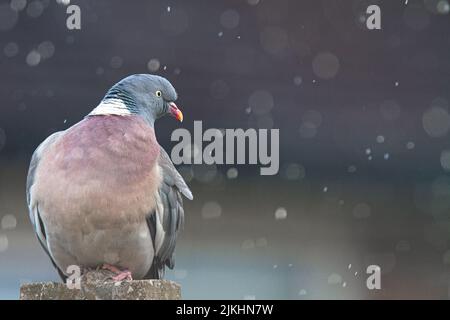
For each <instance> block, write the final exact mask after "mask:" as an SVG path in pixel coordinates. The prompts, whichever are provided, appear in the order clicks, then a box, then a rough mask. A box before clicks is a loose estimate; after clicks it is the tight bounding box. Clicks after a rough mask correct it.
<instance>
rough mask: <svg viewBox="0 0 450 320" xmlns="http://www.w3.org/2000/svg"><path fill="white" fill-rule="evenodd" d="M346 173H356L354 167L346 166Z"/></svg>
mask: <svg viewBox="0 0 450 320" xmlns="http://www.w3.org/2000/svg"><path fill="white" fill-rule="evenodd" d="M347 171H348V172H349V173H354V172H356V166H354V165H350V166H348V169H347Z"/></svg>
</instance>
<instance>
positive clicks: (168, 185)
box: [146, 148, 193, 279]
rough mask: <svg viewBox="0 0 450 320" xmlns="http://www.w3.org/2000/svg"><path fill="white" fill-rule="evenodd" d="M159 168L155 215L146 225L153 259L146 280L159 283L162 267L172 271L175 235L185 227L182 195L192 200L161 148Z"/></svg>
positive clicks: (181, 179)
mask: <svg viewBox="0 0 450 320" xmlns="http://www.w3.org/2000/svg"><path fill="white" fill-rule="evenodd" d="M160 150H161V151H160V157H159V162H158V165H159V168H160V171H161V176H162V182H161V186H160V188H159V190H158V193H157V194H156V195H155V196H156V202H157V207H156V209H155V212H154V213H153V214H151V215H149V216H148V218H147V223H148V225H149V229H150V233H151V234H152V240H153V246H154V249H155V257H154V260H153V265H152V268H151V269H150V271H149V273H148V274H147V276H146V278H156V279H159V278H161V277H162V276H163V275H164V269H165V266H167V267H169V268H170V269H173V267H174V256H173V255H174V251H175V245H176V241H177V237H178V233H179V232H180V230H181V228H182V227H183V224H184V209H183V199H182V195H184V196H185V197H186V198H188V199H189V200H192V199H193V196H192V193H191V190H189V187H188V186H187V185H186V182H185V181H184V180H183V177H181V175H180V174H179V173H178V171H177V170H176V169H175V167H174V165H173V163H172V161H171V160H170V157H169V155H168V154H167V153H166V152H165V151H164V149H163V148H160Z"/></svg>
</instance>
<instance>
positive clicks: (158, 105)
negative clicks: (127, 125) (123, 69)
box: [89, 74, 183, 126]
mask: <svg viewBox="0 0 450 320" xmlns="http://www.w3.org/2000/svg"><path fill="white" fill-rule="evenodd" d="M177 97H178V96H177V93H176V91H175V88H174V87H173V86H172V84H171V83H170V82H169V81H168V80H167V79H165V78H163V77H160V76H157V75H151V74H134V75H131V76H128V77H126V78H124V79H122V80H120V81H119V82H118V83H116V84H115V85H113V86H112V87H111V89H109V90H108V92H107V93H106V95H105V97H104V98H103V100H102V101H101V103H100V104H99V105H98V106H97V107H96V108H95V109H94V110H92V112H91V113H90V114H89V116H93V115H107V114H115V115H139V116H142V117H143V118H144V119H145V120H146V121H147V122H148V123H149V124H150V125H151V126H153V125H154V122H155V120H156V119H158V118H160V117H162V116H164V115H167V114H169V115H172V116H173V117H175V118H176V119H177V120H179V121H183V114H182V113H181V111H180V110H179V109H178V107H177V106H176V104H175V101H176V100H177Z"/></svg>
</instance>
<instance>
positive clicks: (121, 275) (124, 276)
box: [102, 263, 133, 281]
mask: <svg viewBox="0 0 450 320" xmlns="http://www.w3.org/2000/svg"><path fill="white" fill-rule="evenodd" d="M102 269H105V270H109V271H111V272H113V273H115V274H116V276H114V277H112V279H113V280H114V281H122V280H129V281H131V280H133V277H132V275H131V272H130V271H129V270H126V269H125V270H120V269H119V268H117V267H115V266H112V265H110V264H106V263H105V264H103V266H102Z"/></svg>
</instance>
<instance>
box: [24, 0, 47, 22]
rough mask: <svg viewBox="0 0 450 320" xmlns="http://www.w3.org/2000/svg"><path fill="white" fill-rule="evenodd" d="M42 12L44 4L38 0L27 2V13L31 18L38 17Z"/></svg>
mask: <svg viewBox="0 0 450 320" xmlns="http://www.w3.org/2000/svg"><path fill="white" fill-rule="evenodd" d="M42 12H44V5H43V4H42V3H41V2H40V1H39V0H34V1H32V2H30V3H29V4H28V7H27V14H28V16H30V17H31V18H37V17H39V16H40V15H41V14H42Z"/></svg>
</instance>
